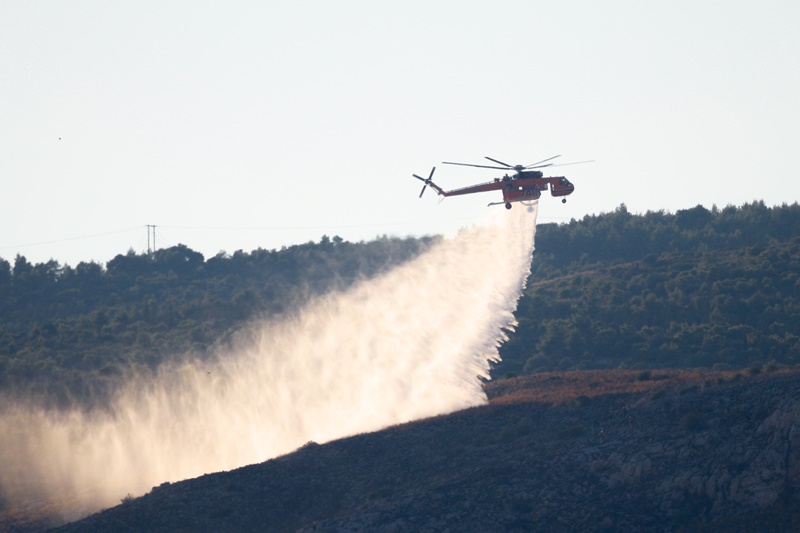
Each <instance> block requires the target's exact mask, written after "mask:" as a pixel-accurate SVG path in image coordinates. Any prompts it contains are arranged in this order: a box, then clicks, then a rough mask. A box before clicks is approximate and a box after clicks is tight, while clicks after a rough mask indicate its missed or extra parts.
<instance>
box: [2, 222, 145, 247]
mask: <svg viewBox="0 0 800 533" xmlns="http://www.w3.org/2000/svg"><path fill="white" fill-rule="evenodd" d="M140 227H141V226H137V227H135V228H125V229H118V230H114V231H107V232H104V233H93V234H91V235H81V236H79V237H65V238H63V239H54V240H50V241H39V242H30V243H27V244H16V245H13V246H2V247H0V250H11V249H13V248H29V247H32V246H43V245H45V244H58V243H60V242H69V241H79V240H82V239H94V238H96V237H105V236H108V235H117V234H119V233H127V232H130V231H134V230H136V231H138V230H139V228H140Z"/></svg>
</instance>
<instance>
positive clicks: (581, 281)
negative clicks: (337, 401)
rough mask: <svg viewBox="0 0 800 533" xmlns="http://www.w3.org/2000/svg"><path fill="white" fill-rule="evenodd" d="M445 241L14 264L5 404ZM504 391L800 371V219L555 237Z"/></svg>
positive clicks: (219, 335)
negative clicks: (584, 374)
mask: <svg viewBox="0 0 800 533" xmlns="http://www.w3.org/2000/svg"><path fill="white" fill-rule="evenodd" d="M437 239H438V237H428V238H422V239H413V238H406V239H400V238H389V237H383V238H380V239H376V240H374V241H370V242H360V243H351V242H347V241H344V240H342V239H341V238H339V237H333V238H329V237H323V238H322V239H321V240H320V241H319V242H309V243H306V244H301V245H297V246H291V247H285V248H283V249H280V250H263V249H259V250H254V251H252V252H243V251H237V252H235V253H233V254H232V255H227V254H224V253H220V254H218V255H216V256H214V257H211V258H208V259H206V258H205V257H204V256H203V255H202V254H200V253H198V252H196V251H193V250H191V249H190V248H188V247H186V246H184V245H178V246H174V247H171V248H166V249H161V250H157V251H156V252H154V253H152V254H139V253H136V252H134V251H129V252H128V253H126V254H120V255H117V256H116V257H115V258H113V259H112V260H110V261H108V262H107V263H106V264H105V265H101V264H98V263H94V262H90V263H79V264H78V265H77V266H75V267H72V266H69V265H60V264H59V263H58V262H56V261H52V260H51V261H48V262H45V263H38V264H31V263H30V262H28V261H27V260H26V258H25V257H23V256H20V255H18V256H17V257H16V258H15V259H14V260H13V261H8V260H4V259H2V258H0V391H2V392H15V393H23V392H24V393H28V394H35V395H40V396H45V397H47V398H48V399H49V400H52V401H54V402H56V403H58V404H64V403H68V402H69V401H71V399H75V398H77V399H78V400H81V401H82V400H85V399H86V398H87V397H88V396H89V395H94V394H98V391H101V392H102V391H104V390H105V391H107V390H110V389H111V388H112V387H113V385H114V384H115V383H116V382H118V381H119V380H120V379H122V378H123V377H124V376H125V375H126V373H129V372H138V371H147V370H148V369H150V370H152V369H154V368H156V367H157V366H158V365H159V364H161V363H162V362H163V361H164V360H165V358H166V357H168V356H171V355H174V354H183V353H191V354H194V355H195V356H197V357H204V356H207V355H208V354H210V353H213V352H214V350H215V349H216V347H218V346H219V345H221V344H222V345H224V344H225V343H227V342H228V341H229V340H230V338H231V336H232V335H233V334H234V333H235V332H236V331H237V330H238V329H240V328H241V327H242V325H243V323H245V322H247V321H248V320H251V319H254V318H256V317H262V316H271V317H274V316H279V315H281V314H282V313H286V312H291V311H292V310H293V309H296V308H297V307H298V306H299V305H301V304H302V303H303V302H305V301H307V300H308V299H309V298H310V297H312V296H314V295H317V294H321V293H324V292H326V291H330V290H334V289H342V288H346V287H348V286H349V285H351V284H352V283H354V282H355V281H357V280H359V279H362V278H366V277H370V276H374V275H376V274H379V273H380V272H384V271H386V270H387V269H390V268H392V267H393V266H395V265H398V264H400V263H402V262H404V261H407V260H409V259H411V258H413V257H415V256H416V255H418V254H419V253H420V252H421V251H423V250H425V249H426V248H427V247H429V246H430V245H431V244H432V243H433V242H435V241H436V240H437ZM535 245H536V249H535V251H534V258H533V263H532V270H531V275H530V278H529V279H528V283H527V287H526V289H525V292H524V295H523V297H522V299H521V300H520V303H519V308H518V310H517V313H516V316H517V320H518V322H519V327H518V328H517V331H516V332H514V333H513V334H512V335H511V336H510V339H509V341H508V342H507V343H505V344H504V345H503V346H502V347H501V351H500V353H501V356H502V361H501V362H500V363H498V364H497V365H496V366H495V368H494V369H493V376H494V377H501V376H505V375H510V374H522V373H533V372H537V371H543V370H567V369H580V368H585V369H589V368H641V369H643V370H644V369H648V368H679V367H680V368H686V367H707V368H737V369H738V368H750V369H760V368H763V367H765V366H767V367H777V366H781V365H787V366H788V365H791V366H794V365H798V364H800V337H798V335H800V329H798V325H799V324H800V278H798V273H800V206H798V204H796V203H795V204H792V205H783V206H778V207H767V206H765V205H764V204H763V202H755V203H752V204H745V205H743V206H741V207H735V206H728V207H725V208H723V209H717V208H716V207H713V208H712V209H707V208H705V207H703V206H697V207H695V208H692V209H687V210H681V211H678V212H676V213H674V214H673V213H668V212H664V211H657V212H647V213H645V214H641V215H637V214H632V213H630V212H628V210H627V209H626V207H625V205H624V204H623V205H620V206H619V207H618V208H617V209H616V210H615V211H614V212H612V213H604V214H600V215H593V216H586V217H584V218H583V219H582V220H572V221H570V222H569V223H566V224H541V225H539V226H538V227H537V232H536V242H535Z"/></svg>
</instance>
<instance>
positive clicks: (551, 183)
mask: <svg viewBox="0 0 800 533" xmlns="http://www.w3.org/2000/svg"><path fill="white" fill-rule="evenodd" d="M557 157H561V156H560V155H555V156H553V157H548V158H547V159H543V160H542V161H538V162H536V163H532V164H530V165H509V164H508V163H503V162H502V161H498V160H497V159H493V158H491V157H488V156H486V157H485V159H488V160H489V161H491V162H492V163H495V165H473V164H471V163H454V162H452V161H443V162H442V164H443V165H460V166H464V167H477V168H491V169H498V170H506V171H513V172H514V173H513V174H512V175H509V174H508V173H506V174H505V175H504V176H503V177H502V178H495V179H494V181H489V182H486V183H479V184H477V185H470V186H469V187H462V188H460V189H453V190H451V191H445V190H444V189H442V188H441V187H439V186H438V185H436V184H435V183H434V182H433V173H434V171H436V167H433V168H432V169H431V173H430V175H429V176H428V178H427V179H426V178H423V177H421V176H417V175H416V174H412V176H413V177H415V178H417V179H418V180H420V181H422V182H423V183H424V185H423V186H422V192H420V193H419V197H420V198H422V195H423V194H424V193H425V189H426V188H427V187H428V186H429V185H430V187H431V189H433V190H434V191H436V193H437V194H439V195H440V196H444V197H447V196H460V195H462V194H472V193H476V192H486V191H502V192H503V201H502V202H491V203H490V204H489V206H493V205H501V204H505V206H506V209H511V204H512V202H532V201H533V200H538V199H539V197H540V196H541V195H542V192H543V191H547V190H548V189H549V190H550V194H551V195H552V196H555V197H562V198H561V202H563V203H566V201H567V199H566V198H563V197H564V196H568V195H570V194H572V191H574V190H575V186H574V185H573V184H572V183H570V181H569V180H568V179H567V178H565V177H564V176H555V177H547V178H545V177H544V174H543V173H542V172H541V171H539V170H536V169H538V168H544V167H552V166H566V165H577V164H578V163H589V162H590V161H578V162H576V163H564V164H563V165H554V164H553V163H548V161H552V160H553V159H556V158H557ZM496 165H500V166H496Z"/></svg>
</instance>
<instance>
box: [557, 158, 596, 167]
mask: <svg viewBox="0 0 800 533" xmlns="http://www.w3.org/2000/svg"><path fill="white" fill-rule="evenodd" d="M581 163H594V159H589V160H587V161H575V162H574V163H560V164H558V165H546V166H554V167H566V166H569V165H580V164H581Z"/></svg>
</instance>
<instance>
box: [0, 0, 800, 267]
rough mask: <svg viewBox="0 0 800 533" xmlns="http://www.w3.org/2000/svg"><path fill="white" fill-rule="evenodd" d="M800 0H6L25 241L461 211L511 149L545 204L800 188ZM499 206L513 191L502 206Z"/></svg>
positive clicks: (250, 239) (3, 35)
mask: <svg viewBox="0 0 800 533" xmlns="http://www.w3.org/2000/svg"><path fill="white" fill-rule="evenodd" d="M798 23H800V2H797V1H796V0H775V1H766V2H755V1H750V2H745V1H730V0H729V1H724V2H723V1H703V0H692V1H673V2H649V1H633V0H631V1H617V0H609V1H605V2H592V1H583V2H577V1H549V2H535V1H530V0H526V1H495V2H488V1H487V2H476V1H463V0H462V1H432V0H427V1H425V2H420V1H413V0H409V1H404V2H368V1H358V2H357V1H347V0H343V1H338V2H323V1H302V0H301V1H292V2H288V1H286V2H283V1H282V2H277V1H272V2H267V1H258V2H256V1H252V2H250V1H225V2H200V1H191V2H190V1H170V2H161V1H159V2H154V1H137V2H109V1H95V2H89V1H81V0H75V1H70V2H44V1H24V2H23V1H17V2H12V1H10V0H4V1H2V2H0V185H1V188H0V189H1V192H0V257H3V258H5V259H7V260H10V261H13V258H14V256H15V255H16V254H17V253H20V254H22V255H25V256H26V257H27V258H28V259H29V260H31V261H34V262H39V261H45V260H47V259H49V258H51V257H52V258H54V259H57V260H58V261H60V262H62V263H64V262H67V263H69V264H71V265H73V266H74V265H75V264H77V263H78V262H79V261H88V260H97V261H100V262H105V261H107V260H109V259H111V258H113V257H114V256H115V255H116V254H118V253H125V252H126V251H127V250H128V249H129V248H133V249H134V250H136V251H140V252H141V251H144V250H145V249H146V247H147V233H146V229H145V225H147V224H155V225H157V226H158V228H157V230H156V235H157V240H158V243H157V244H158V245H159V246H171V245H175V244H178V243H183V244H186V245H188V246H189V247H191V248H193V249H195V250H197V251H200V252H202V253H204V254H205V255H206V256H207V257H209V256H212V255H214V254H215V253H217V252H218V251H220V250H225V251H227V252H229V253H232V252H234V251H235V250H238V249H243V250H245V251H250V250H252V249H255V248H258V247H261V248H267V249H271V248H280V247H281V246H284V245H291V244H297V243H303V242H307V241H309V240H315V241H316V240H319V238H320V237H321V236H322V235H324V234H327V235H330V236H333V235H340V236H342V237H344V238H345V239H348V240H354V241H357V240H363V239H372V238H374V237H375V236H377V235H381V234H388V235H399V236H405V235H421V234H430V233H444V234H452V233H453V232H454V231H455V230H456V229H457V228H459V227H461V226H464V225H468V224H472V223H474V222H476V221H479V220H480V219H481V218H482V217H484V216H485V215H486V212H487V211H488V209H487V208H486V207H485V206H486V204H487V203H488V202H490V201H498V200H499V199H500V194H499V193H485V194H482V195H474V196H471V197H458V198H448V199H446V200H445V201H444V202H442V203H441V204H440V203H438V198H437V197H436V195H435V194H433V192H432V191H428V192H427V193H426V196H425V197H424V198H423V199H422V200H419V199H418V198H417V195H418V194H419V191H420V185H421V184H420V183H419V182H418V181H417V180H414V179H412V178H411V174H412V173H417V174H421V175H427V174H428V173H429V172H430V168H431V166H433V165H436V166H437V167H438V168H437V172H436V176H435V177H436V178H437V179H436V181H437V182H438V183H439V184H440V185H441V186H443V187H445V188H448V189H449V188H455V187H460V186H464V185H468V184H471V183H475V182H481V181H488V180H490V179H491V178H493V177H495V176H498V175H500V174H502V172H495V171H492V170H481V169H469V168H463V167H452V166H447V165H444V166H443V165H441V164H440V163H441V162H442V161H463V162H468V163H481V162H482V158H483V156H491V157H494V158H496V159H500V160H503V161H507V162H509V163H512V164H516V163H521V164H529V163H532V162H535V161H539V160H541V159H545V158H547V157H550V156H553V155H556V154H562V158H561V161H563V162H569V161H579V160H584V159H594V160H596V162H595V163H591V164H586V165H576V166H567V167H563V168H554V169H553V170H552V172H549V173H548V175H565V176H567V177H568V178H569V179H570V180H571V181H572V182H573V183H574V184H575V186H576V190H575V193H574V194H573V195H572V196H570V197H569V200H568V202H567V203H566V204H561V202H560V201H559V200H557V199H553V198H549V197H547V198H543V200H542V201H541V203H540V209H539V220H540V222H541V221H562V220H563V221H568V220H569V219H570V218H572V217H574V218H580V217H582V216H584V215H585V214H591V213H600V212H604V211H611V210H613V209H614V208H615V207H616V206H618V205H619V204H620V203H625V204H626V205H627V206H628V209H629V210H630V211H633V212H645V211H647V210H658V209H665V210H668V211H673V212H674V211H675V210H678V209H684V208H687V207H692V206H694V205H697V204H703V205H706V206H708V207H710V206H711V205H712V204H716V205H717V206H719V207H723V206H725V205H728V204H734V205H741V204H742V203H744V202H750V201H753V200H758V199H762V200H764V201H765V202H766V203H767V204H768V205H778V204H781V203H783V202H787V203H793V202H796V201H798V200H800V172H798V169H800V155H799V153H798V150H797V145H798V141H800V96H798V95H800V32H798V31H797V27H798ZM491 209H501V210H502V209H503V208H502V207H494V208H491Z"/></svg>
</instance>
